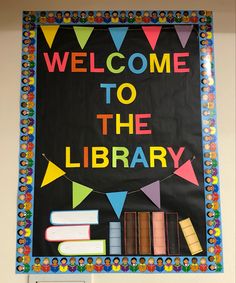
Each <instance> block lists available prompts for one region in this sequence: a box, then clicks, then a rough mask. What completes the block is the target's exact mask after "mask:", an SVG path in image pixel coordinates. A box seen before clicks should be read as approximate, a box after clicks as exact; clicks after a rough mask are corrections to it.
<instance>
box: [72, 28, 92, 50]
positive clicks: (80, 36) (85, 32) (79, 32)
mask: <svg viewBox="0 0 236 283" xmlns="http://www.w3.org/2000/svg"><path fill="white" fill-rule="evenodd" d="M73 28H74V32H75V35H76V37H77V40H78V42H79V45H80V47H81V49H84V46H85V45H86V43H87V41H88V40H89V37H90V35H91V34H92V32H93V29H94V28H93V27H73Z"/></svg>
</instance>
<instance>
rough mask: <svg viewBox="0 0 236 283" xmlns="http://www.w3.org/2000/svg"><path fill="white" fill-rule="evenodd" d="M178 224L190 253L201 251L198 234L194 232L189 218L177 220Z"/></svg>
mask: <svg viewBox="0 0 236 283" xmlns="http://www.w3.org/2000/svg"><path fill="white" fill-rule="evenodd" d="M179 225H180V227H181V230H182V232H183V234H184V238H185V240H186V242H187V245H188V247H189V250H190V252H191V254H192V255H195V254H198V253H200V252H202V246H201V244H200V242H199V239H198V236H197V234H196V232H195V229H194V227H193V224H192V222H191V219H190V218H186V219H184V220H181V221H179Z"/></svg>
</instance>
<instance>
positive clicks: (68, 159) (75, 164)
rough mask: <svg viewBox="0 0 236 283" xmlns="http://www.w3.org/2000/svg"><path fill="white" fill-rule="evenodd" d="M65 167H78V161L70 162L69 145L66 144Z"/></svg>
mask: <svg viewBox="0 0 236 283" xmlns="http://www.w3.org/2000/svg"><path fill="white" fill-rule="evenodd" d="M66 168H80V163H71V162H70V146H66Z"/></svg>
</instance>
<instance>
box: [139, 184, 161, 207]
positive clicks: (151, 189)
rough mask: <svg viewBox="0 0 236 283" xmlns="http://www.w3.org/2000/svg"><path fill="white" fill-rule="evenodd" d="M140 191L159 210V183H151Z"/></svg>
mask: <svg viewBox="0 0 236 283" xmlns="http://www.w3.org/2000/svg"><path fill="white" fill-rule="evenodd" d="M141 191H143V192H144V193H145V195H146V196H147V197H148V198H150V200H151V201H152V202H153V203H154V204H155V205H156V206H157V207H158V208H161V197H160V181H156V182H154V183H151V184H149V185H147V186H145V187H143V188H141Z"/></svg>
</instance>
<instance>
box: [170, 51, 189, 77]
mask: <svg viewBox="0 0 236 283" xmlns="http://www.w3.org/2000/svg"><path fill="white" fill-rule="evenodd" d="M188 56H189V53H188V52H186V53H174V72H175V73H189V68H181V69H179V66H186V62H184V61H180V62H179V57H188Z"/></svg>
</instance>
